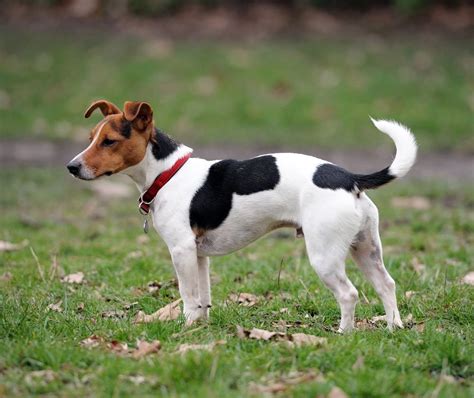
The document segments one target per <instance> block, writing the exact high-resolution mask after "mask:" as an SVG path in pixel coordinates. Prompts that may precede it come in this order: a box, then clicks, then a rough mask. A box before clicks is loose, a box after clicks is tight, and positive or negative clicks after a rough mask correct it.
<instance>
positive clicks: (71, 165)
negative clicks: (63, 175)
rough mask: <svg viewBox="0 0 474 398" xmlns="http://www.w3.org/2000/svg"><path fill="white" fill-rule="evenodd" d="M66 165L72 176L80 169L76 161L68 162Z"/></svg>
mask: <svg viewBox="0 0 474 398" xmlns="http://www.w3.org/2000/svg"><path fill="white" fill-rule="evenodd" d="M66 167H67V169H68V170H69V172H70V173H71V174H72V175H74V176H77V175H78V174H79V172H80V170H81V164H80V163H76V162H70V163H68V165H67V166H66Z"/></svg>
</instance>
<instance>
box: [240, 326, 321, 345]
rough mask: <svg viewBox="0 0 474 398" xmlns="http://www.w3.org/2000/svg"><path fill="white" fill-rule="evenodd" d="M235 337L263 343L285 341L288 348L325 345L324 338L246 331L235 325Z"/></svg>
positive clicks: (255, 330) (256, 330) (300, 334)
mask: <svg viewBox="0 0 474 398" xmlns="http://www.w3.org/2000/svg"><path fill="white" fill-rule="evenodd" d="M237 336H238V337H239V338H241V339H244V338H249V339H255V340H265V341H268V340H275V341H285V342H286V343H287V344H288V345H289V346H290V347H301V346H303V345H313V346H323V345H325V344H326V343H327V339H326V338H325V337H318V336H313V335H310V334H305V333H293V334H286V333H283V332H270V331H268V330H264V329H257V328H253V329H252V330H246V329H244V328H243V327H242V326H239V325H237Z"/></svg>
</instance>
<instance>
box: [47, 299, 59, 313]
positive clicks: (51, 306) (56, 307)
mask: <svg viewBox="0 0 474 398" xmlns="http://www.w3.org/2000/svg"><path fill="white" fill-rule="evenodd" d="M62 303H63V301H62V300H59V301H58V302H57V303H55V304H49V305H48V310H49V311H55V312H63V308H62V307H61V305H62Z"/></svg>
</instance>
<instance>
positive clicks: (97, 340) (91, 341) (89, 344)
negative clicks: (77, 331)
mask: <svg viewBox="0 0 474 398" xmlns="http://www.w3.org/2000/svg"><path fill="white" fill-rule="evenodd" d="M103 342H104V339H103V338H102V337H100V336H97V335H95V334H93V335H92V336H89V337H88V338H86V339H84V340H82V341H81V342H80V343H79V345H80V346H82V347H85V348H93V347H98V346H99V345H101V344H102V343H103Z"/></svg>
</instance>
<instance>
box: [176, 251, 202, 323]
mask: <svg viewBox="0 0 474 398" xmlns="http://www.w3.org/2000/svg"><path fill="white" fill-rule="evenodd" d="M170 253H171V258H172V260H173V265H174V268H175V270H176V275H177V276H178V282H179V293H180V294H181V298H182V299H183V303H184V309H183V312H184V316H185V317H186V325H188V326H189V325H191V324H192V323H193V322H194V321H196V320H198V319H199V318H201V317H202V315H203V314H202V306H201V301H200V298H199V270H198V257H197V253H196V244H195V243H194V242H192V243H189V244H180V245H177V246H175V247H173V248H171V249H170Z"/></svg>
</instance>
